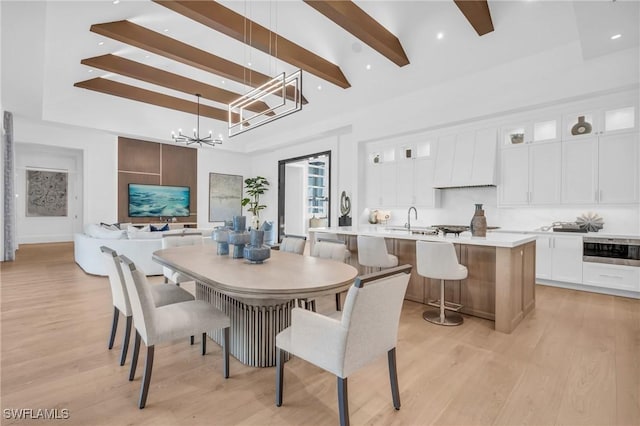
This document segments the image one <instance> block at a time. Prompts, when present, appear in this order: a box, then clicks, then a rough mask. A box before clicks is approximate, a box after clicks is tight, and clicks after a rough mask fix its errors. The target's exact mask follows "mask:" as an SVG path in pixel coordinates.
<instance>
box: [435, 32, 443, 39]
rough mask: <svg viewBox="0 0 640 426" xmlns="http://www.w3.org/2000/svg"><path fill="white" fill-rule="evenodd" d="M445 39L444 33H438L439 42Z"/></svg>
mask: <svg viewBox="0 0 640 426" xmlns="http://www.w3.org/2000/svg"><path fill="white" fill-rule="evenodd" d="M443 37H444V34H443V33H438V34H436V38H437V39H438V40H442V39H443Z"/></svg>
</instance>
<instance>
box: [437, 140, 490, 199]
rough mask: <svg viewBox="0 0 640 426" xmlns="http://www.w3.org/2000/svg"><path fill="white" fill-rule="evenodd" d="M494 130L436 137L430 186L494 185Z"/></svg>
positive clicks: (463, 186) (442, 187) (439, 187)
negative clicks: (434, 164)
mask: <svg viewBox="0 0 640 426" xmlns="http://www.w3.org/2000/svg"><path fill="white" fill-rule="evenodd" d="M497 139H498V130H497V129H496V128H491V129H482V130H476V131H468V132H463V133H458V134H455V135H450V136H447V137H443V138H439V140H438V155H437V160H436V171H435V176H434V182H433V187H434V188H438V189H444V188H467V187H476V186H496V175H497V174H496V163H497V161H496V157H497V145H498V142H497Z"/></svg>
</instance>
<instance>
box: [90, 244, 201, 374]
mask: <svg viewBox="0 0 640 426" xmlns="http://www.w3.org/2000/svg"><path fill="white" fill-rule="evenodd" d="M100 251H101V252H102V256H103V260H104V263H105V266H106V268H107V275H108V276H109V285H110V287H111V299H112V300H113V320H112V324H111V335H110V336H109V349H112V348H113V342H114V341H115V338H116V331H117V329H118V318H119V317H120V313H122V315H124V316H125V318H126V321H127V322H126V325H125V329H124V337H123V339H122V349H121V351H120V365H124V362H125V360H126V358H127V350H128V349H129V340H130V337H131V322H132V313H131V304H130V303H129V296H128V295H127V289H126V287H125V283H124V276H123V275H122V268H121V267H120V259H119V258H118V253H116V251H115V250H112V249H111V248H109V247H106V246H102V247H100ZM150 291H151V296H152V298H153V301H154V303H155V305H156V306H164V305H170V304H171V303H179V302H186V301H189V300H194V299H195V298H194V297H193V295H192V294H191V293H189V292H188V291H185V290H183V289H181V288H180V287H176V286H173V285H153V286H151V289H150ZM192 344H193V342H192Z"/></svg>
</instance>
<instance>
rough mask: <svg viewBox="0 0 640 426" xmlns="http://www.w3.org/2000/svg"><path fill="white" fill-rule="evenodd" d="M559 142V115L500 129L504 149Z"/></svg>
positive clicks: (513, 124) (501, 143)
mask: <svg viewBox="0 0 640 426" xmlns="http://www.w3.org/2000/svg"><path fill="white" fill-rule="evenodd" d="M557 141H560V116H559V115H558V116H555V115H551V114H550V115H547V116H544V117H540V118H539V119H537V120H531V121H521V122H518V123H512V124H509V125H506V126H503V127H502V128H501V129H500V145H501V146H502V147H503V148H509V147H518V146H521V145H522V144H531V143H537V142H557Z"/></svg>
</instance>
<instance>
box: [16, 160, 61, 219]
mask: <svg viewBox="0 0 640 426" xmlns="http://www.w3.org/2000/svg"><path fill="white" fill-rule="evenodd" d="M68 197H69V174H68V173H67V172H52V171H46V170H27V196H26V199H27V211H26V216H32V217H33V216H67V210H68V207H67V206H68V203H69V199H68Z"/></svg>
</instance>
